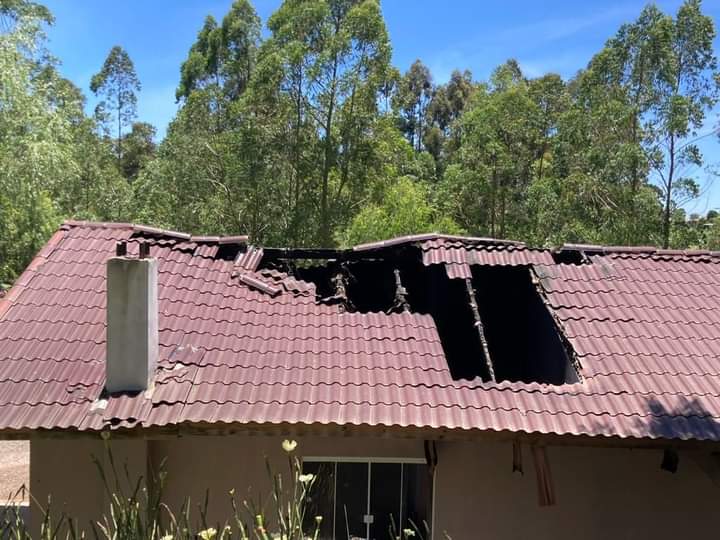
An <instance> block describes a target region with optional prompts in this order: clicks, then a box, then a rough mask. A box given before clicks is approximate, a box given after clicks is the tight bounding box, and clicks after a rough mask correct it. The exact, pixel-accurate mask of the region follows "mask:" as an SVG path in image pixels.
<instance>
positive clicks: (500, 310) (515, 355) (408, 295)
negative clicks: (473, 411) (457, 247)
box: [260, 247, 579, 385]
mask: <svg viewBox="0 0 720 540" xmlns="http://www.w3.org/2000/svg"><path fill="white" fill-rule="evenodd" d="M265 255H266V256H265V257H264V258H263V261H262V265H261V269H260V271H262V269H263V268H265V269H268V268H273V269H275V270H277V271H279V272H284V273H287V274H288V275H290V276H293V278H294V279H297V280H301V281H304V282H308V283H312V284H313V285H314V290H315V293H316V301H317V302H318V303H320V304H325V305H332V306H336V307H337V310H338V312H340V313H342V312H358V313H378V314H385V315H387V316H392V315H394V314H403V313H409V314H414V313H417V314H428V315H430V316H432V318H433V321H434V323H435V328H436V329H437V334H438V337H439V340H440V343H441V345H442V348H443V353H444V355H445V359H446V361H447V366H448V369H449V371H450V374H451V376H452V377H453V378H454V379H456V380H461V379H464V380H478V379H481V380H483V381H497V382H500V381H509V382H526V383H530V382H536V383H541V384H554V385H559V384H566V383H573V382H578V381H579V377H578V370H576V369H575V364H574V363H573V360H572V359H573V358H574V356H573V354H572V352H571V348H570V346H569V343H568V342H567V340H565V339H564V338H563V335H562V332H561V327H560V326H559V324H558V322H557V321H556V320H555V319H554V318H553V315H552V312H551V310H550V309H549V308H548V306H547V305H546V303H545V302H544V299H543V297H542V295H541V290H540V288H539V284H538V283H537V280H536V279H535V276H534V274H532V273H531V267H530V266H528V265H522V266H510V265H494V266H490V265H473V266H472V267H471V268H472V270H471V272H470V274H469V277H468V276H463V277H450V276H449V275H448V273H447V271H446V269H445V265H443V264H430V265H426V264H424V263H423V259H422V253H421V251H420V250H419V249H418V248H415V247H403V248H394V249H392V250H386V251H383V252H382V253H376V252H363V253H347V252H341V251H337V252H330V251H328V250H323V251H321V252H317V253H315V252H313V251H310V250H294V251H288V250H284V251H281V250H268V249H266V250H265Z"/></svg>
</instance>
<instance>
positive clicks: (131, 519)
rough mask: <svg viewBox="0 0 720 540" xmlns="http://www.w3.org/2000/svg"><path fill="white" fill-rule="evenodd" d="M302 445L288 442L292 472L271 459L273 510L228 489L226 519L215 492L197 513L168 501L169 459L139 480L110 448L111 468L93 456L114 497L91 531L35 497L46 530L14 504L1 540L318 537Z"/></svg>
mask: <svg viewBox="0 0 720 540" xmlns="http://www.w3.org/2000/svg"><path fill="white" fill-rule="evenodd" d="M296 447H297V443H295V442H294V441H283V448H284V449H285V451H286V452H287V456H288V473H287V475H286V476H283V474H282V473H279V472H275V471H274V470H273V469H272V467H271V466H270V463H269V462H267V471H268V475H269V477H270V480H271V482H272V492H271V496H270V498H269V500H270V507H269V509H267V508H265V506H263V505H261V504H258V503H255V502H253V501H250V500H242V501H238V500H237V499H236V497H235V492H234V490H233V491H230V492H229V493H228V502H229V515H230V517H229V518H228V519H227V520H226V521H225V522H224V523H210V522H209V521H208V518H207V508H208V501H209V493H207V492H206V495H205V499H204V501H203V502H202V503H201V504H199V505H198V507H197V512H196V513H195V512H193V511H192V508H193V505H192V503H191V501H190V499H189V498H188V499H186V500H185V501H184V502H183V504H182V506H181V508H180V509H178V510H177V511H174V510H173V509H171V508H170V507H168V506H167V505H166V504H165V503H164V502H162V501H163V490H164V487H165V480H166V477H167V473H166V472H165V466H164V463H162V464H161V465H160V467H159V470H158V471H157V472H156V473H155V474H151V475H150V476H151V477H150V478H148V479H147V480H146V479H144V478H143V477H137V478H133V477H132V475H131V474H130V471H129V470H128V468H127V465H124V466H123V467H122V469H120V468H119V467H118V464H117V463H116V462H115V459H114V457H113V454H112V451H111V450H110V448H109V446H107V447H106V448H107V450H106V454H107V459H108V465H109V466H108V467H105V466H104V465H103V463H102V462H101V461H100V459H98V458H97V457H93V461H94V462H95V464H96V466H97V469H98V473H99V474H100V478H101V479H102V483H103V487H104V490H105V494H106V497H107V501H108V509H107V512H106V513H105V514H104V515H103V516H102V518H101V519H100V520H99V521H97V522H92V523H91V524H90V525H89V527H88V528H87V529H83V528H81V527H80V526H78V523H77V522H76V521H75V520H73V519H71V518H70V517H69V516H67V515H65V514H64V513H60V514H59V515H58V516H57V518H54V515H55V513H54V512H53V511H52V504H51V501H48V502H47V504H46V505H42V504H39V502H38V501H37V500H34V499H32V497H31V502H32V504H33V507H34V508H33V509H37V510H39V511H41V512H42V520H41V525H40V531H39V532H38V533H37V534H36V535H32V534H31V532H30V530H29V528H28V525H27V524H26V523H25V522H24V520H23V519H22V515H21V513H20V510H19V507H18V506H17V505H14V504H8V505H7V506H6V507H5V510H4V512H3V513H2V515H0V539H1V540H81V539H90V538H94V539H95V540H198V539H200V540H229V539H230V538H239V539H241V540H271V539H282V540H308V539H312V540H317V538H318V535H319V532H320V524H321V523H322V516H315V517H314V519H313V520H311V521H312V526H311V527H310V530H307V529H306V528H305V527H304V523H305V522H306V520H305V509H306V506H307V505H306V503H307V500H308V496H309V494H310V491H311V490H312V488H313V485H314V484H315V477H314V476H313V475H311V474H303V471H302V463H301V461H300V458H299V457H298V456H297V455H296V453H295V449H296Z"/></svg>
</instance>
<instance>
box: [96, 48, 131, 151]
mask: <svg viewBox="0 0 720 540" xmlns="http://www.w3.org/2000/svg"><path fill="white" fill-rule="evenodd" d="M90 90H91V91H92V92H93V93H94V94H95V95H96V96H98V97H99V98H100V99H101V101H100V102H99V103H98V105H97V106H96V108H95V113H96V114H95V115H96V118H97V119H98V121H99V122H100V123H101V124H104V125H106V126H107V127H108V131H109V129H110V128H109V126H110V125H111V124H115V126H116V128H117V136H116V139H115V145H116V154H117V159H118V163H119V162H120V161H121V160H122V137H123V128H125V127H128V126H130V125H131V124H132V122H133V120H135V118H136V117H137V93H138V92H139V91H140V79H138V76H137V73H135V65H134V64H133V61H132V59H131V58H130V55H128V53H127V51H125V49H123V48H122V47H120V46H119V45H115V46H114V47H113V48H112V49H110V52H109V53H108V56H107V58H106V59H105V62H104V63H103V66H102V69H101V70H100V71H99V72H98V73H96V74H95V75H93V76H92V79H91V80H90Z"/></svg>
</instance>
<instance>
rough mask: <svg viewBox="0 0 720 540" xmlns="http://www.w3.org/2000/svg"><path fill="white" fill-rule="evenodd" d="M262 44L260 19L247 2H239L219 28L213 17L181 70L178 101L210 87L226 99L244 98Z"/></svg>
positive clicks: (204, 26) (237, 1)
mask: <svg viewBox="0 0 720 540" xmlns="http://www.w3.org/2000/svg"><path fill="white" fill-rule="evenodd" d="M259 42H260V18H259V17H258V16H257V13H256V12H255V9H254V8H253V6H252V5H251V4H250V2H248V1H247V0H235V2H233V4H232V6H231V7H230V11H229V12H228V13H227V14H226V15H225V16H224V17H223V20H222V23H221V24H220V25H218V23H217V21H216V20H215V18H214V17H213V16H212V15H208V16H207V17H206V18H205V22H204V24H203V27H202V28H201V30H200V32H199V33H198V36H197V39H196V41H195V43H193V45H192V47H190V51H189V53H188V57H187V59H186V60H185V61H184V62H183V63H182V66H181V67H180V84H179V85H178V88H177V90H176V92H175V96H176V98H177V99H178V100H182V99H187V98H188V96H189V95H190V94H191V93H192V92H193V91H196V90H200V89H204V88H207V87H209V86H212V87H214V88H215V89H217V91H219V92H220V93H221V94H222V96H223V97H224V98H225V99H226V100H233V99H236V98H238V97H240V96H241V95H242V94H243V93H244V92H245V89H246V88H247V86H248V84H249V81H250V77H251V76H252V72H253V68H254V65H255V61H256V55H257V49H258V44H259Z"/></svg>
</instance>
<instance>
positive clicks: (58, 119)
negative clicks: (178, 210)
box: [0, 2, 128, 282]
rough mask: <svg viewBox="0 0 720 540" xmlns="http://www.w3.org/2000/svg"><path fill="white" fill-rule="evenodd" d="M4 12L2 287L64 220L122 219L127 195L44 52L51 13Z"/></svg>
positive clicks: (76, 94) (78, 100) (0, 44)
mask: <svg viewBox="0 0 720 540" xmlns="http://www.w3.org/2000/svg"><path fill="white" fill-rule="evenodd" d="M7 6H11V7H12V8H13V9H14V11H12V14H11V15H8V13H10V11H9V9H10V8H9V7H7ZM3 10H4V11H3V14H4V16H7V17H11V18H12V20H13V21H14V22H13V24H12V26H11V28H10V30H9V31H7V32H3V33H1V34H0V88H2V89H3V91H2V93H0V231H2V235H0V282H11V281H12V280H13V279H15V278H16V277H17V275H18V274H19V273H20V271H22V269H23V268H24V267H25V265H27V263H28V262H29V261H30V259H31V258H32V256H33V255H34V254H35V253H36V252H37V250H38V249H40V247H41V246H42V245H43V243H45V242H46V241H47V239H48V238H49V237H50V235H51V234H52V233H53V231H54V230H55V229H56V228H57V226H58V224H59V221H60V219H62V217H65V216H68V217H69V216H77V217H80V218H83V217H84V218H99V219H118V218H119V217H120V215H121V214H122V213H123V212H126V211H127V208H124V207H123V203H122V201H123V200H127V194H128V192H127V189H126V187H125V183H124V181H123V180H122V178H121V177H120V176H119V174H118V172H117V170H116V169H115V166H114V164H113V163H112V159H111V154H110V150H109V148H108V146H107V144H105V143H104V142H103V141H101V140H99V139H98V138H97V136H96V135H95V125H94V122H93V121H92V120H90V119H87V118H85V116H84V114H83V110H82V107H83V104H84V100H83V97H82V94H81V93H80V91H79V90H78V89H77V88H76V87H75V86H74V85H72V83H70V82H69V81H67V80H65V79H62V78H61V77H60V76H59V75H58V73H57V70H56V69H55V61H54V60H53V59H52V57H50V56H49V54H48V53H47V51H46V50H45V49H44V47H43V45H44V34H43V25H45V24H46V23H47V22H48V21H49V20H51V18H50V17H49V14H48V13H47V12H46V11H45V10H44V9H41V8H40V7H38V6H37V5H35V4H31V3H27V2H13V3H10V4H3Z"/></svg>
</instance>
